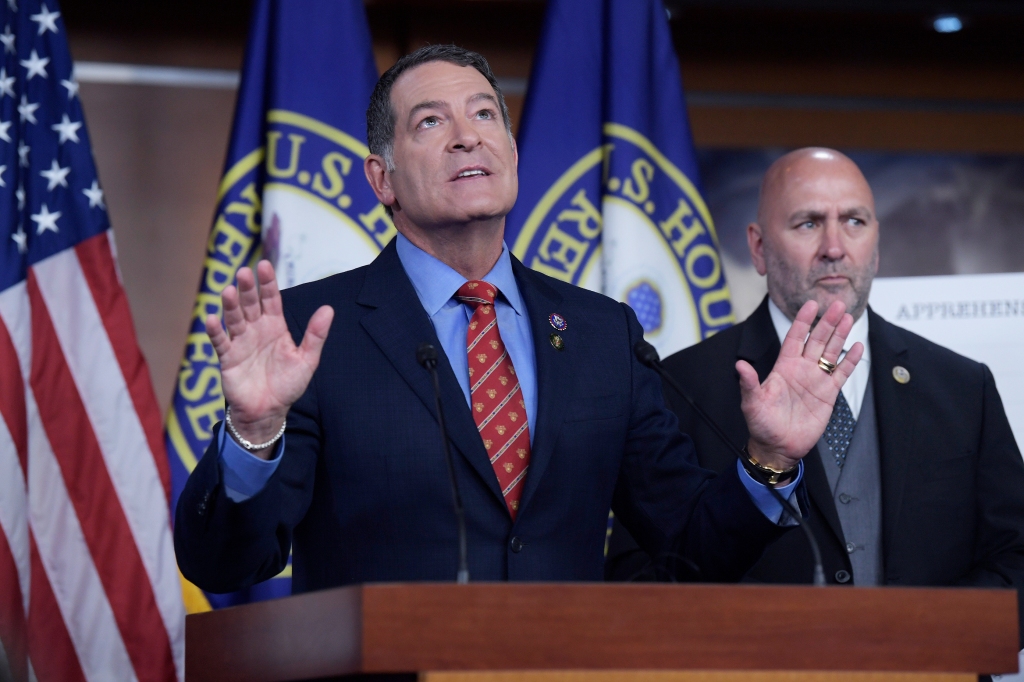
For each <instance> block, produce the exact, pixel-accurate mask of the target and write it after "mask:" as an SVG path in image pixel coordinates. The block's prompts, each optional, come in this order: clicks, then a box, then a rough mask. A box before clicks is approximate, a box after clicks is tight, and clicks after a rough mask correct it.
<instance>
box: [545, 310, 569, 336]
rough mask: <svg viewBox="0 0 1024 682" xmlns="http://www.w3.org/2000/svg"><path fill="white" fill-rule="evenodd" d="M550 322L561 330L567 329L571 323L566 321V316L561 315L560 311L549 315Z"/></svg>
mask: <svg viewBox="0 0 1024 682" xmlns="http://www.w3.org/2000/svg"><path fill="white" fill-rule="evenodd" d="M548 322H550V323H551V326H552V327H554V328H555V329H557V330H558V331H560V332H564V331H565V330H566V329H568V328H569V323H568V322H566V321H565V318H564V317H562V316H561V315H559V314H558V313H551V314H550V315H548Z"/></svg>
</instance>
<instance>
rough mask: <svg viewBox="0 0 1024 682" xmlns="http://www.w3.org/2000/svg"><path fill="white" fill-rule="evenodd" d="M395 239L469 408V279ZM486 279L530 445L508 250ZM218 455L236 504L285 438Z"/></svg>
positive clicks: (520, 315)
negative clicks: (462, 293)
mask: <svg viewBox="0 0 1024 682" xmlns="http://www.w3.org/2000/svg"><path fill="white" fill-rule="evenodd" d="M395 239H396V240H397V242H396V246H397V248H398V259H399V260H400V261H401V262H402V267H403V268H404V269H405V272H406V274H407V275H408V276H409V279H410V280H411V281H412V286H413V289H415V291H416V296H417V297H418V298H419V300H420V304H421V305H422V306H423V309H424V310H425V311H426V312H427V315H428V316H429V317H430V322H431V324H433V326H434V331H435V332H436V333H437V338H438V340H439V341H440V342H441V349H442V350H443V351H444V354H445V355H446V356H447V357H448V362H449V363H450V364H451V367H452V370H453V371H454V372H455V378H456V379H458V381H459V386H461V387H462V392H463V394H465V396H466V404H467V405H469V404H470V402H471V400H470V393H469V360H468V357H467V355H466V334H467V332H468V331H469V321H470V318H471V317H472V316H473V309H472V308H471V307H470V306H468V305H466V304H464V303H460V302H459V301H458V300H456V299H455V298H454V296H455V292H456V291H458V289H459V287H461V286H462V285H463V284H465V283H466V281H467V280H466V278H465V277H463V276H462V275H460V274H459V273H458V272H456V271H455V270H453V269H452V268H451V267H449V266H448V265H446V264H444V263H442V262H441V261H439V260H438V259H436V258H434V257H433V256H431V255H430V254H429V253H427V252H425V251H423V250H422V249H420V248H419V247H417V246H415V245H414V244H413V243H412V242H410V241H409V240H408V239H407V238H406V237H405V236H404V235H402V234H401V233H399V234H398V236H397V237H396V238H395ZM483 279H484V281H486V282H489V283H490V284H493V285H494V286H495V287H497V289H498V292H499V294H500V295H499V296H498V298H497V299H496V300H495V303H494V307H495V310H496V311H497V314H498V330H499V331H500V333H501V340H502V341H504V342H505V348H506V349H507V350H508V354H509V356H510V357H511V358H512V364H513V365H514V366H515V368H516V376H517V377H518V378H519V387H520V390H521V391H522V395H523V400H524V401H525V403H526V418H527V420H528V421H527V423H529V424H530V427H531V428H530V442H531V444H532V443H533V428H532V427H533V425H534V424H536V423H537V364H536V359H535V357H536V356H535V355H534V348H533V333H532V330H531V328H530V320H529V317H528V315H527V313H526V304H525V303H524V302H523V299H522V296H520V294H519V286H518V285H517V284H516V280H515V276H514V275H513V273H512V259H511V258H510V256H509V252H508V246H506V245H504V244H502V249H501V256H499V257H498V262H497V263H495V264H494V267H493V268H491V271H490V272H488V273H487V275H486V276H484V278H483ZM220 452H221V465H222V467H221V468H222V471H223V476H224V487H225V489H226V492H227V495H228V497H229V498H230V499H232V500H233V501H235V502H242V501H244V500H246V499H248V498H250V497H252V496H253V495H255V494H256V493H258V492H259V491H260V490H262V489H263V486H264V485H265V484H266V482H267V481H268V480H270V477H271V476H272V475H273V474H274V471H275V470H276V469H277V465H278V464H279V463H280V461H281V454H282V453H283V452H284V438H282V439H281V442H280V443H279V444H278V447H277V450H276V452H275V453H274V457H273V459H270V460H264V459H261V458H259V457H256V456H255V455H253V454H252V453H250V452H247V451H246V450H245V449H243V448H242V447H241V446H240V445H238V444H237V443H236V442H235V441H234V439H233V438H226V437H225V432H224V429H221V432H220ZM737 466H738V467H739V470H740V472H741V473H740V480H741V481H743V485H744V487H746V489H747V491H748V492H749V493H750V496H751V498H752V499H753V500H754V503H755V504H756V505H757V507H758V509H760V510H761V512H762V513H763V514H764V515H765V516H766V517H768V518H769V519H770V520H772V521H773V522H775V523H778V522H779V520H780V518H781V517H782V512H783V509H782V505H781V504H780V503H779V502H778V501H777V500H776V499H775V498H774V497H772V495H771V493H770V492H768V490H767V489H766V488H765V487H764V486H762V485H761V484H760V483H758V482H757V481H755V480H754V479H753V478H752V477H751V476H750V474H748V473H747V471H746V469H744V468H743V466H742V465H741V464H740V463H739V462H738V461H737ZM802 466H803V465H802V464H801V470H800V474H799V475H798V476H797V478H796V479H795V480H794V481H793V482H792V483H790V484H789V485H787V486H784V487H781V488H778V489H777V490H778V491H779V492H780V493H782V495H783V496H784V497H785V498H786V499H789V497H790V495H792V493H793V491H794V490H795V489H796V486H797V485H798V484H799V482H800V479H801V478H802V477H803V468H802Z"/></svg>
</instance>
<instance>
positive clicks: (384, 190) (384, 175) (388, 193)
mask: <svg viewBox="0 0 1024 682" xmlns="http://www.w3.org/2000/svg"><path fill="white" fill-rule="evenodd" d="M363 172H364V173H365V174H366V181H367V182H369V183H370V188H371V189H372V190H373V193H374V194H376V195H377V200H378V201H380V203H382V204H384V205H385V206H392V205H393V204H394V203H395V192H394V190H393V189H392V187H391V177H390V174H389V173H388V170H387V163H386V162H385V161H384V157H382V156H381V155H379V154H370V155H369V156H367V157H366V159H365V160H364V161H363Z"/></svg>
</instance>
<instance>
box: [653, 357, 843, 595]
mask: <svg viewBox="0 0 1024 682" xmlns="http://www.w3.org/2000/svg"><path fill="white" fill-rule="evenodd" d="M633 352H634V354H635V355H636V358H637V360H639V361H640V362H641V363H642V364H644V365H646V366H647V367H650V368H651V369H653V370H654V371H655V372H657V373H658V374H659V375H660V376H661V378H662V380H664V381H665V383H667V384H668V385H669V386H671V387H672V389H673V390H674V391H675V392H676V393H678V394H679V395H680V396H681V397H682V398H683V400H685V401H686V402H687V404H688V405H689V406H690V407H691V408H693V411H694V412H696V413H697V416H699V417H700V418H701V419H702V420H703V421H704V423H705V424H707V425H708V427H710V428H711V430H712V431H713V432H714V433H715V435H716V436H718V437H719V439H721V441H722V442H723V443H725V444H726V446H727V447H728V448H729V449H730V450H732V451H733V452H734V453H735V454H736V456H737V457H741V458H744V457H746V455H745V454H744V452H743V450H741V449H740V448H739V447H737V445H736V444H735V443H733V442H732V439H730V438H729V437H728V436H727V435H725V431H723V430H722V427H720V426H719V425H718V424H717V423H715V421H714V420H713V419H712V418H711V417H710V416H709V415H708V414H707V413H706V412H705V411H704V410H702V409H701V408H700V406H699V405H697V403H695V402H694V401H693V398H691V397H690V396H689V395H688V394H687V393H686V391H684V390H683V387H682V386H680V385H679V382H677V381H676V380H675V379H673V378H672V375H671V374H669V373H668V372H667V371H666V370H665V368H664V367H662V365H661V358H660V357H658V351H657V350H656V349H655V348H654V346H652V345H651V344H650V343H648V342H647V341H644V340H643V339H640V340H639V341H637V342H636V345H635V346H633ZM744 470H746V471H747V473H749V474H751V476H753V477H754V479H755V480H756V481H757V482H758V483H760V484H761V485H763V486H764V487H766V488H767V489H768V492H770V493H771V495H772V497H774V498H775V500H776V501H777V502H779V503H780V504H781V505H782V508H783V509H788V510H789V511H791V512H793V513H792V514H791V516H792V517H793V519H794V520H796V522H797V525H799V526H800V529H801V530H802V531H803V532H804V535H806V536H807V544H809V545H810V546H811V554H812V555H813V556H814V584H815V585H817V586H819V587H823V586H824V585H825V569H824V567H823V566H822V563H821V550H820V549H819V548H818V541H817V540H815V539H814V534H813V533H812V532H811V529H810V527H809V526H808V525H807V523H806V522H805V521H804V519H803V517H802V515H801V513H800V510H799V509H797V508H796V507H795V505H793V504H791V503H790V502H789V500H787V499H786V498H784V497H783V496H782V495H781V494H779V491H777V490H776V489H775V487H774V486H772V485H771V484H770V483H768V481H766V480H765V479H764V478H763V477H762V476H761V474H760V472H757V471H750V470H749V469H747V468H746V467H744Z"/></svg>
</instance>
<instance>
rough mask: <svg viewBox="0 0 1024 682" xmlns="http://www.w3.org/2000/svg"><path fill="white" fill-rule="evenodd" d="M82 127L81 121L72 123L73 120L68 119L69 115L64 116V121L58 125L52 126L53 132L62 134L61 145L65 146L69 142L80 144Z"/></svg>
mask: <svg viewBox="0 0 1024 682" xmlns="http://www.w3.org/2000/svg"><path fill="white" fill-rule="evenodd" d="M81 127H82V123H81V121H79V122H77V123H72V121H71V119H70V118H68V115H67V114H64V118H63V120H61V122H60V123H57V124H56V125H52V126H50V128H52V129H53V130H56V131H57V132H58V133H60V141H59V144H64V143H65V142H67V141H68V140H71V141H73V142H78V129H79V128H81Z"/></svg>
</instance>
